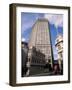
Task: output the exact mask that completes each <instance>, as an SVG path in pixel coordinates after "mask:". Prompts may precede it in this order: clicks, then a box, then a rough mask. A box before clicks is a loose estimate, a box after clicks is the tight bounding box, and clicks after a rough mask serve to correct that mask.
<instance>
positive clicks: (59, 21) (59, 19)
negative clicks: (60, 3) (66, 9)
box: [44, 14, 63, 28]
mask: <svg viewBox="0 0 72 90" xmlns="http://www.w3.org/2000/svg"><path fill="white" fill-rule="evenodd" d="M44 17H45V18H46V19H48V21H49V22H50V23H51V24H54V25H55V26H56V28H57V27H58V26H60V27H62V26H63V15H60V14H59V15H58V14H45V16H44Z"/></svg>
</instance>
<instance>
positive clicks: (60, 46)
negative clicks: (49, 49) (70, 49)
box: [55, 34, 63, 69]
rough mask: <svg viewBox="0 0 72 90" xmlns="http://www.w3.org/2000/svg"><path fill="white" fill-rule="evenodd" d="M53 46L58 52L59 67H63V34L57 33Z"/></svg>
mask: <svg viewBox="0 0 72 90" xmlns="http://www.w3.org/2000/svg"><path fill="white" fill-rule="evenodd" d="M55 46H56V48H57V52H58V63H59V67H60V69H61V68H62V67H63V36H62V35H60V34H59V35H57V38H56V40H55Z"/></svg>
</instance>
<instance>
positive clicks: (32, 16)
mask: <svg viewBox="0 0 72 90" xmlns="http://www.w3.org/2000/svg"><path fill="white" fill-rule="evenodd" d="M38 18H45V19H48V21H49V26H50V33H51V41H52V48H53V55H54V60H57V56H58V55H57V50H56V47H55V39H56V37H57V34H61V35H63V15H62V14H50V13H27V12H21V38H22V41H25V42H28V41H29V37H30V34H31V31H32V26H33V24H34V23H35V22H36V20H37V19H38Z"/></svg>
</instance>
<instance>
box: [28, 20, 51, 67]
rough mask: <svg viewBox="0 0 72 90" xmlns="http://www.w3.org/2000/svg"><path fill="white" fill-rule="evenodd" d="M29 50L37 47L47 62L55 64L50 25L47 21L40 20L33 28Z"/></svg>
mask: <svg viewBox="0 0 72 90" xmlns="http://www.w3.org/2000/svg"><path fill="white" fill-rule="evenodd" d="M28 47H29V49H31V48H32V47H35V48H36V50H40V52H42V53H43V54H45V62H46V63H48V62H49V63H51V66H52V64H53V52H52V45H51V34H50V29H49V23H48V20H46V19H38V20H37V21H36V23H35V24H34V25H33V27H32V33H31V36H30V40H29V43H28Z"/></svg>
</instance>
